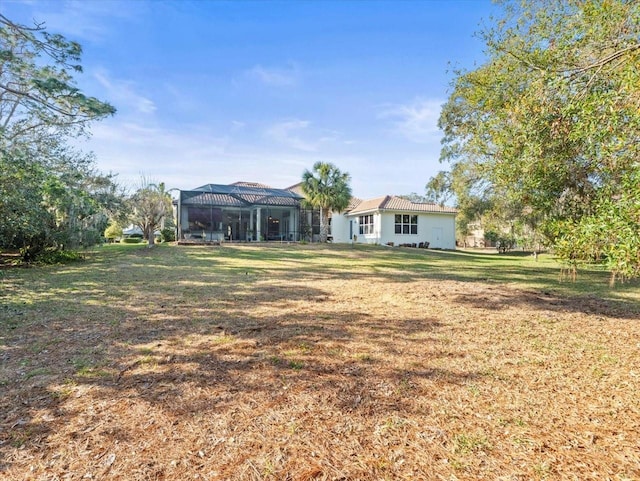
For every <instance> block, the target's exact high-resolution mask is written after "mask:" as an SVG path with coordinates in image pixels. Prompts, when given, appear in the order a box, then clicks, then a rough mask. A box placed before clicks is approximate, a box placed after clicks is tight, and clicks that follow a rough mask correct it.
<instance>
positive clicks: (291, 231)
mask: <svg viewBox="0 0 640 481" xmlns="http://www.w3.org/2000/svg"><path fill="white" fill-rule="evenodd" d="M301 200H302V197H301V196H300V195H298V194H296V193H295V192H292V191H290V190H285V189H272V188H269V187H266V186H262V185H260V184H250V183H237V184H231V185H221V184H207V185H203V186H202V187H198V188H196V189H193V190H183V191H180V195H179V197H178V199H177V200H176V201H174V205H175V207H176V221H177V222H176V225H177V231H178V232H177V234H178V240H183V241H184V240H187V241H205V242H221V241H236V242H243V241H299V240H301V239H302V238H304V236H305V231H306V230H307V228H306V225H307V224H308V222H307V213H306V212H305V211H304V210H301V207H300V201H301Z"/></svg>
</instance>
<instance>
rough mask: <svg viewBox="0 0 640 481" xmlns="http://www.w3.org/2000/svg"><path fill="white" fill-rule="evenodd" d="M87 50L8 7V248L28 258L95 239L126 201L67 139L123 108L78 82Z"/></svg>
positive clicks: (4, 135) (4, 158)
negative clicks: (12, 16)
mask: <svg viewBox="0 0 640 481" xmlns="http://www.w3.org/2000/svg"><path fill="white" fill-rule="evenodd" d="M81 53H82V49H81V47H80V45H79V44H77V43H75V42H71V41H68V40H66V39H65V38H64V37H62V36H60V35H55V34H51V33H48V32H46V30H45V29H44V27H43V25H41V24H37V25H34V26H33V27H28V26H25V25H19V24H16V23H14V22H12V21H11V20H9V19H8V18H6V17H5V16H3V15H1V14H0V172H2V176H1V177H0V219H2V220H1V221H0V248H2V247H17V248H21V249H22V250H23V254H24V257H25V258H33V257H35V256H37V255H38V253H40V252H42V251H43V250H44V249H45V248H49V247H50V248H54V249H58V248H69V247H72V248H73V247H76V246H78V245H80V244H86V243H93V242H95V241H96V240H98V239H99V233H100V232H101V231H102V230H104V224H105V222H106V217H107V215H108V214H109V211H110V210H111V212H113V211H114V210H116V209H117V207H118V206H117V204H118V202H119V199H120V196H119V194H118V192H117V188H116V186H115V183H114V178H113V176H111V175H102V174H99V173H97V172H95V170H94V168H93V157H92V156H91V155H86V154H81V153H78V152H76V151H74V150H73V149H71V148H70V147H69V146H68V144H67V141H68V139H69V138H70V137H75V136H78V135H82V134H86V133H87V131H86V127H87V126H88V124H89V123H90V122H91V121H93V120H98V119H101V118H103V117H105V116H107V115H111V114H113V113H114V112H115V109H114V108H113V107H112V106H111V105H109V104H108V103H105V102H101V101H99V100H97V99H95V98H93V97H88V96H86V95H85V94H83V93H82V92H81V91H80V90H79V89H78V88H77V87H76V86H75V84H74V81H73V80H74V79H73V74H74V73H79V72H81V71H82V68H81V66H80V64H79V62H80V55H81Z"/></svg>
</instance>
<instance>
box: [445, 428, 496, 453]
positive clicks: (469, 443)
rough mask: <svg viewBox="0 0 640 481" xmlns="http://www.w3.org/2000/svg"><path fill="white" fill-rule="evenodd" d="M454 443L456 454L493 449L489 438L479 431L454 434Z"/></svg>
mask: <svg viewBox="0 0 640 481" xmlns="http://www.w3.org/2000/svg"><path fill="white" fill-rule="evenodd" d="M452 443H453V452H454V453H455V454H472V453H476V452H478V451H490V450H491V443H489V440H488V439H487V438H486V436H484V435H483V434H479V433H458V434H456V435H455V436H453V440H452Z"/></svg>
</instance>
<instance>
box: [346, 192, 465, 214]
mask: <svg viewBox="0 0 640 481" xmlns="http://www.w3.org/2000/svg"><path fill="white" fill-rule="evenodd" d="M375 210H391V211H402V212H436V213H441V214H455V213H457V212H458V211H457V209H454V208H453V207H447V206H444V205H440V204H434V203H431V202H411V201H410V200H407V199H403V198H402V197H396V196H394V195H385V196H383V197H376V198H375V199H369V200H364V201H362V202H360V203H359V204H358V205H357V206H356V207H355V208H354V209H352V210H350V211H349V214H359V213H361V212H369V211H375Z"/></svg>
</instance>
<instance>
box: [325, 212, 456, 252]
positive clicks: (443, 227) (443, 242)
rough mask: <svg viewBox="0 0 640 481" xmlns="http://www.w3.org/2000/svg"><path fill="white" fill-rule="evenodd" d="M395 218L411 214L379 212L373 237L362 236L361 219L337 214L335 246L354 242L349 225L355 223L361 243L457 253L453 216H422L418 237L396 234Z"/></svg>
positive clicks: (334, 222) (335, 217)
mask: <svg viewBox="0 0 640 481" xmlns="http://www.w3.org/2000/svg"><path fill="white" fill-rule="evenodd" d="M395 214H410V215H415V212H414V213H409V212H377V213H374V214H373V225H374V232H373V233H372V234H360V226H359V224H358V218H359V216H345V215H343V214H333V215H332V220H331V232H332V235H333V242H337V243H345V242H352V239H350V238H349V222H350V221H352V222H353V224H352V225H353V234H355V235H356V236H357V241H356V242H358V243H363V244H387V243H388V242H393V243H394V245H396V246H397V245H399V244H413V243H415V244H419V243H420V242H429V247H430V248H440V249H455V248H456V225H455V216H454V215H452V214H438V213H422V214H417V215H418V233H417V234H396V233H395Z"/></svg>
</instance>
